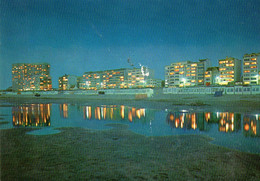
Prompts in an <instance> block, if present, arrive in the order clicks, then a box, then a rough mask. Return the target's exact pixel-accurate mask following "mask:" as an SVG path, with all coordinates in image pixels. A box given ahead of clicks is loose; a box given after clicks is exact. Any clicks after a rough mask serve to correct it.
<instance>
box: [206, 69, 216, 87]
mask: <svg viewBox="0 0 260 181" xmlns="http://www.w3.org/2000/svg"><path fill="white" fill-rule="evenodd" d="M204 77H205V78H204V85H206V86H210V85H217V84H219V68H218V67H209V68H208V69H207V70H206V71H205V76H204Z"/></svg>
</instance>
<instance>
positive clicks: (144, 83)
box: [79, 67, 154, 90]
mask: <svg viewBox="0 0 260 181" xmlns="http://www.w3.org/2000/svg"><path fill="white" fill-rule="evenodd" d="M153 76H154V71H153V70H151V69H148V68H145V67H141V68H133V69H128V68H122V69H113V70H104V71H96V72H85V73H84V74H83V76H82V78H81V79H80V82H79V88H80V89H93V90H97V89H123V88H144V87H151V85H149V84H148V83H149V81H148V80H149V79H151V78H153ZM152 83H153V85H154V82H152Z"/></svg>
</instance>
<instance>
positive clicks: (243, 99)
mask: <svg viewBox="0 0 260 181" xmlns="http://www.w3.org/2000/svg"><path fill="white" fill-rule="evenodd" d="M0 102H7V103H11V104H20V103H21V104H23V103H28V104H29V103H58V104H59V103H71V104H73V103H79V104H84V103H97V104H115V105H119V104H122V105H124V104H127V105H137V106H138V105H140V106H142V105H144V106H147V108H156V109H175V108H178V107H187V108H196V109H203V110H219V111H225V110H226V111H233V112H251V113H256V114H259V110H260V95H223V96H220V97H214V95H207V94H206V95H205V94H203V95H202V94H194V95H192V94H178V95H177V94H170V95H169V94H161V93H155V94H154V95H153V96H152V97H148V98H141V99H139V98H136V97H135V95H129V94H128V95H123V94H120V95H73V94H70V95H65V94H58V95H41V96H40V97H35V96H33V95H1V96H0Z"/></svg>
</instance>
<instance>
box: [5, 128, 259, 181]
mask: <svg viewBox="0 0 260 181" xmlns="http://www.w3.org/2000/svg"><path fill="white" fill-rule="evenodd" d="M108 126H110V127H112V128H113V129H110V130H105V131H91V130H87V129H80V128H66V129H65V128H64V129H61V131H62V132H61V133H59V134H56V135H45V136H35V135H27V134H25V133H26V132H28V131H29V129H24V128H21V129H9V130H1V132H0V133H1V180H18V179H19V180H259V179H260V162H259V160H260V155H259V154H249V153H243V152H239V151H235V150H231V149H227V148H224V147H220V146H217V145H214V144H211V143H210V141H211V139H210V138H208V137H205V136H195V135H189V136H166V137H145V136H142V135H138V134H135V133H133V132H131V131H129V130H128V129H127V126H126V125H122V124H110V125H108Z"/></svg>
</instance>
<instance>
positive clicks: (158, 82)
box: [147, 79, 162, 88]
mask: <svg viewBox="0 0 260 181" xmlns="http://www.w3.org/2000/svg"><path fill="white" fill-rule="evenodd" d="M147 87H151V88H156V87H162V79H147Z"/></svg>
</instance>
